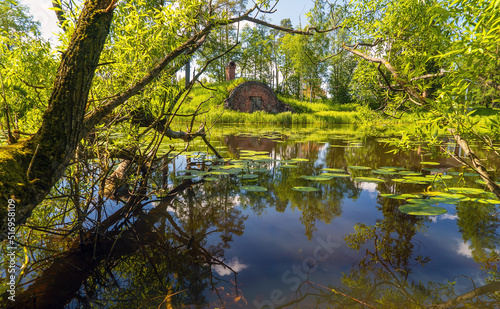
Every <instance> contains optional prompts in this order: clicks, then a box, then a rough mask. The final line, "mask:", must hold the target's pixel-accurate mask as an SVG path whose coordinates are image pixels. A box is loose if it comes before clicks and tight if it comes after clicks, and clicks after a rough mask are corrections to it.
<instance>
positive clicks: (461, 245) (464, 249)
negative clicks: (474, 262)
mask: <svg viewBox="0 0 500 309" xmlns="http://www.w3.org/2000/svg"><path fill="white" fill-rule="evenodd" d="M457 253H458V254H459V255H462V256H465V257H468V258H472V250H471V249H470V248H469V242H463V241H462V240H458V248H457Z"/></svg>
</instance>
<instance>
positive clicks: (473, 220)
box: [0, 130, 500, 308]
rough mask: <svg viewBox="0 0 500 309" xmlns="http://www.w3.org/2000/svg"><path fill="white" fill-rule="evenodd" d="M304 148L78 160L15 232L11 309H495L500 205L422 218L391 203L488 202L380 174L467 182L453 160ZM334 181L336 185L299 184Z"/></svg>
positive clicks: (300, 142)
mask: <svg viewBox="0 0 500 309" xmlns="http://www.w3.org/2000/svg"><path fill="white" fill-rule="evenodd" d="M308 134H311V130H309V132H308V133H300V132H299V134H296V136H292V134H289V135H286V134H285V135H284V134H282V133H279V134H278V133H273V132H270V133H267V134H265V135H262V136H252V134H237V133H236V134H233V133H232V134H228V135H225V136H222V137H220V141H219V144H222V143H223V144H225V146H226V147H227V157H230V158H234V160H232V161H228V160H225V161H215V160H212V159H210V158H209V159H206V158H205V157H204V156H199V153H197V151H198V149H196V148H192V149H190V152H188V153H186V154H185V155H184V156H179V157H176V158H175V159H172V160H170V159H168V158H167V157H164V158H159V159H157V160H156V159H155V160H153V161H148V162H144V161H142V162H139V161H127V160H123V159H116V160H109V159H106V160H101V161H99V162H97V163H96V161H95V160H93V159H91V160H81V163H79V164H78V165H75V166H74V167H72V168H71V169H69V171H68V172H67V175H66V177H65V178H64V179H63V180H62V181H61V182H60V183H59V184H58V186H57V187H56V188H54V191H53V193H52V196H51V197H49V198H47V200H46V201H45V202H44V204H43V205H41V206H40V207H39V209H38V210H37V212H36V216H34V217H33V218H32V219H30V221H29V222H28V223H27V225H26V226H25V227H22V228H21V229H19V236H18V241H19V243H18V246H17V247H16V248H17V249H16V254H17V256H16V259H17V260H16V261H17V262H16V263H17V264H18V268H21V269H22V270H21V273H19V272H18V273H17V275H18V278H19V279H16V280H19V282H16V291H15V300H16V301H15V302H12V301H10V300H9V299H8V297H9V295H10V294H9V292H8V291H5V289H4V290H2V291H0V292H3V295H2V307H5V308H63V307H67V308H347V307H355V308H357V307H359V308H424V307H433V306H434V307H433V308H454V307H460V306H468V307H474V308H498V306H499V305H500V303H499V299H500V296H499V294H498V291H499V290H500V284H499V283H498V282H499V281H500V275H499V269H498V266H499V265H498V262H499V260H500V259H499V249H500V248H499V247H500V237H499V230H500V220H499V218H498V205H497V204H495V203H482V202H481V201H478V200H477V199H476V200H475V199H471V198H469V199H468V200H467V199H462V200H461V201H459V202H457V203H456V204H446V203H445V204H446V205H445V206H443V207H447V209H448V212H447V213H446V214H444V215H440V216H426V215H419V216H415V215H409V214H405V213H403V212H401V211H400V210H399V207H400V206H401V205H403V204H405V203H406V200H404V199H395V198H388V197H387V196H382V194H391V195H400V194H421V193H422V192H424V191H425V190H426V189H427V188H428V187H429V186H434V189H435V190H438V189H442V188H443V185H444V186H448V187H453V186H458V185H459V184H460V183H465V182H466V181H467V182H468V184H469V185H472V184H473V185H474V186H476V187H480V184H477V183H475V182H474V180H473V177H471V179H472V180H470V179H465V178H464V177H461V178H460V177H459V178H451V177H450V178H449V179H446V184H443V183H437V181H436V184H435V183H434V182H432V183H430V182H426V183H418V182H417V183H411V182H409V183H402V182H396V181H393V179H394V178H395V177H400V176H395V174H396V173H398V172H397V171H395V172H394V174H390V173H387V174H382V175H375V174H374V173H372V170H375V169H377V168H381V167H398V168H400V170H404V171H413V172H415V173H419V174H421V176H422V177H425V175H438V174H439V173H447V172H452V171H460V168H459V167H457V166H456V164H455V163H454V162H452V161H449V160H448V159H444V158H435V159H433V160H434V161H435V162H437V163H439V165H438V166H434V167H433V168H425V167H422V164H421V162H422V161H423V159H424V156H428V153H429V151H428V150H423V148H418V147H417V150H416V151H413V152H409V153H397V154H389V153H388V152H389V151H390V150H391V149H392V148H391V147H389V146H387V145H386V143H385V142H383V141H380V140H377V139H374V138H367V137H364V138H359V137H356V138H353V137H352V136H351V137H347V138H345V137H344V138H340V137H339V136H338V135H335V136H334V135H333V134H332V135H328V134H323V133H321V134H318V136H319V138H318V139H317V140H315V141H314V140H312V141H311V140H309V141H307V136H308ZM450 147H451V146H450ZM222 149H224V148H222ZM484 155H485V156H487V154H486V153H485V154H484ZM294 159H295V160H294ZM428 159H429V158H428V157H426V160H428ZM429 160H430V159H429ZM363 166H366V167H370V169H363V168H360V167H363ZM325 168H332V169H337V170H339V171H337V172H335V173H333V174H332V175H336V176H332V177H331V178H328V179H323V180H320V181H311V180H309V179H307V178H304V177H302V176H304V175H306V176H308V175H321V174H322V173H324V172H325V170H324V169H325ZM400 170H399V171H400ZM113 171H114V172H113ZM386 171H387V170H386ZM339 174H340V176H339ZM245 175H246V176H245ZM249 175H250V176H249ZM373 176H377V177H378V179H379V182H371V181H370V179H369V178H367V177H373ZM357 177H365V178H364V179H365V180H366V179H368V180H367V181H361V180H356V178H357ZM436 177H437V176H436ZM358 179H361V178H358ZM298 187H302V188H304V187H307V188H312V189H311V192H303V191H300V190H297V189H296V188H298ZM255 188H265V190H256V189H255ZM254 191H255V192H254ZM483 200H486V198H483ZM448 202H449V201H448ZM456 244H458V249H457V248H455V247H454V246H455V245H456ZM2 249H3V250H5V251H6V252H7V248H6V245H5V246H3V247H2ZM457 252H458V255H457ZM4 256H5V255H4ZM8 263H9V261H8V260H7V259H5V258H4V260H3V265H5V266H6V265H7V264H8ZM4 269H7V267H4ZM1 280H2V284H4V283H5V286H7V285H8V283H9V277H8V273H7V272H6V271H3V272H2V278H1ZM459 295H460V297H458V296H459Z"/></svg>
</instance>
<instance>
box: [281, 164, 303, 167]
mask: <svg viewBox="0 0 500 309" xmlns="http://www.w3.org/2000/svg"><path fill="white" fill-rule="evenodd" d="M280 167H281V168H299V167H298V166H297V165H292V164H283V165H280Z"/></svg>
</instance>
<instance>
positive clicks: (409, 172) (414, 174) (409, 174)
mask: <svg viewBox="0 0 500 309" xmlns="http://www.w3.org/2000/svg"><path fill="white" fill-rule="evenodd" d="M399 175H403V176H421V175H422V173H419V172H413V171H401V172H399Z"/></svg>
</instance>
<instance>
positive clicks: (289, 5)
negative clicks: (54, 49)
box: [20, 0, 313, 42]
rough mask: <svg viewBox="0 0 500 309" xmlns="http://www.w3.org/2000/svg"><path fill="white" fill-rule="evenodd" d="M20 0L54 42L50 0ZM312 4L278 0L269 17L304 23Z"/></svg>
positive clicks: (296, 23)
mask: <svg viewBox="0 0 500 309" xmlns="http://www.w3.org/2000/svg"><path fill="white" fill-rule="evenodd" d="M20 2H21V3H22V4H24V5H26V6H28V7H29V8H30V11H31V14H32V15H33V17H34V19H35V20H37V21H39V22H40V23H41V25H42V29H41V30H42V35H43V37H44V38H46V39H50V40H51V41H53V42H55V39H54V33H57V32H58V31H59V28H58V26H57V19H56V15H55V13H54V11H52V10H49V8H50V7H52V3H51V0H20ZM249 2H252V1H249ZM312 6H313V4H312V0H280V1H279V2H278V4H277V6H276V12H275V13H274V14H272V15H269V17H270V18H271V20H272V22H273V23H275V24H279V23H280V21H281V20H282V19H284V18H290V19H291V21H292V24H293V26H294V27H296V26H298V25H299V23H301V24H302V25H305V24H306V23H307V21H306V18H305V15H304V14H305V13H306V12H307V11H308V10H309V9H311V8H312Z"/></svg>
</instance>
